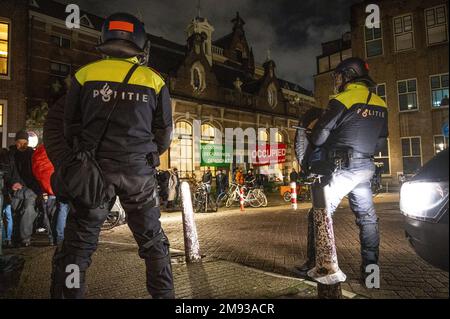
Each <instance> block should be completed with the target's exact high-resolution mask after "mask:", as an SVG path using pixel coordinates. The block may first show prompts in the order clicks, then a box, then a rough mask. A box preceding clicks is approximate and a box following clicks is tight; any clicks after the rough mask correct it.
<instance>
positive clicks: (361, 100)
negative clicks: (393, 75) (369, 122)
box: [334, 89, 386, 109]
mask: <svg viewBox="0 0 450 319" xmlns="http://www.w3.org/2000/svg"><path fill="white" fill-rule="evenodd" d="M368 97H369V91H368V90H360V89H353V90H348V91H345V92H342V93H340V94H338V95H336V96H335V97H334V99H335V100H337V101H339V102H341V103H342V104H343V105H345V107H346V108H347V109H350V108H351V107H352V106H353V105H355V104H366V102H367V98H368ZM369 105H376V106H381V107H386V103H385V102H384V100H383V99H382V98H380V97H379V96H378V95H376V94H374V93H372V97H371V98H370V101H369Z"/></svg>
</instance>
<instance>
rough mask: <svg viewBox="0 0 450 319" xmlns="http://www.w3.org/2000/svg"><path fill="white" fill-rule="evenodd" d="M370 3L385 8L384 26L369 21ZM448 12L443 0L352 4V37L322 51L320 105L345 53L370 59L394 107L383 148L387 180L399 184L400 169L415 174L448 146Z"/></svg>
mask: <svg viewBox="0 0 450 319" xmlns="http://www.w3.org/2000/svg"><path fill="white" fill-rule="evenodd" d="M369 3H376V4H377V5H378V6H379V8H380V14H381V19H380V20H381V25H380V28H373V29H368V28H366V26H365V20H366V17H367V13H366V12H365V11H366V6H367V5H368V4H369ZM447 16H448V5H447V2H446V1H442V0H430V1H417V0H416V1H404V0H392V1H387V0H384V1H383V0H382V1H370V2H369V1H364V2H361V3H358V4H356V5H354V6H352V8H351V42H347V41H343V39H340V40H336V42H337V43H340V44H339V45H335V49H334V50H328V51H327V50H325V49H324V52H323V54H322V55H321V56H319V57H317V64H318V72H317V75H316V76H315V93H316V99H317V101H318V103H319V105H323V103H324V101H326V99H327V97H328V96H329V95H330V94H331V92H332V81H331V79H330V71H332V70H333V68H335V67H336V63H337V61H338V60H339V59H338V57H339V56H341V57H342V56H348V54H350V52H351V55H352V56H357V57H360V58H363V59H365V60H367V61H368V63H369V65H370V73H371V76H372V77H373V79H374V80H375V81H376V82H377V83H378V87H377V89H376V91H377V94H378V95H380V96H381V97H383V98H384V99H385V100H386V102H387V105H388V111H389V134H390V136H389V139H388V147H387V148H386V149H385V150H383V151H382V152H381V153H379V154H377V157H378V160H379V161H382V162H383V163H384V164H385V165H384V166H385V168H384V169H385V171H384V178H385V181H387V182H391V183H393V184H397V183H398V176H399V175H400V174H406V175H408V174H412V173H413V172H415V171H416V170H417V169H418V168H420V167H421V166H422V165H423V164H425V163H426V162H427V161H428V160H430V159H431V158H432V157H433V156H434V155H435V154H436V153H437V152H439V151H441V150H442V149H444V148H447V147H448V137H444V136H443V133H442V128H443V125H444V124H445V123H447V125H448V94H449V88H448V57H449V51H448V36H449V35H448V17H447ZM344 42H345V45H344ZM350 46H351V49H348V48H349V47H350ZM348 50H351V51H348ZM344 52H345V54H343V53H344ZM327 57H329V61H330V64H329V65H327V62H326V60H327V59H326V58H327ZM327 66H328V68H327Z"/></svg>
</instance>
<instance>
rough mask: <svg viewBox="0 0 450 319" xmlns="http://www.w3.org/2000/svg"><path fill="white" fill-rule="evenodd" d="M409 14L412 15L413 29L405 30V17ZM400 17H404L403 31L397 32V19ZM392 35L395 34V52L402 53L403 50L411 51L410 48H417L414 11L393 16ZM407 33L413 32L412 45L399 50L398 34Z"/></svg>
mask: <svg viewBox="0 0 450 319" xmlns="http://www.w3.org/2000/svg"><path fill="white" fill-rule="evenodd" d="M407 16H411V31H404V29H405V28H404V23H403V21H404V20H403V19H404V18H405V17H407ZM398 18H401V19H402V32H401V33H395V19H398ZM392 33H393V34H392V35H393V38H394V52H395V53H402V52H407V51H410V50H415V48H416V41H415V38H414V37H415V33H414V14H413V13H412V12H410V13H405V14H402V15H398V16H395V17H393V18H392ZM406 33H411V34H412V47H411V48H408V49H403V50H398V49H397V36H398V35H403V34H406Z"/></svg>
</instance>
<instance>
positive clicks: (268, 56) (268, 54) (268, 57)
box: [266, 48, 272, 61]
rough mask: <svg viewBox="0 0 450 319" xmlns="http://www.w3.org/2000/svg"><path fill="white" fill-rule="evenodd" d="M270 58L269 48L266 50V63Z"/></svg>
mask: <svg viewBox="0 0 450 319" xmlns="http://www.w3.org/2000/svg"><path fill="white" fill-rule="evenodd" d="M271 59H272V58H271V57H270V48H268V49H267V58H266V60H267V61H270V60H271Z"/></svg>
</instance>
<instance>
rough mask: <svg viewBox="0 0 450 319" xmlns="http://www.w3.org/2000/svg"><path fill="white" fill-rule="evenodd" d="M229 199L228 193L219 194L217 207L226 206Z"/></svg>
mask: <svg viewBox="0 0 450 319" xmlns="http://www.w3.org/2000/svg"><path fill="white" fill-rule="evenodd" d="M227 200H228V193H220V194H219V196H217V200H216V205H217V208H220V207H222V206H224V205H225V204H226V203H227Z"/></svg>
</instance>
